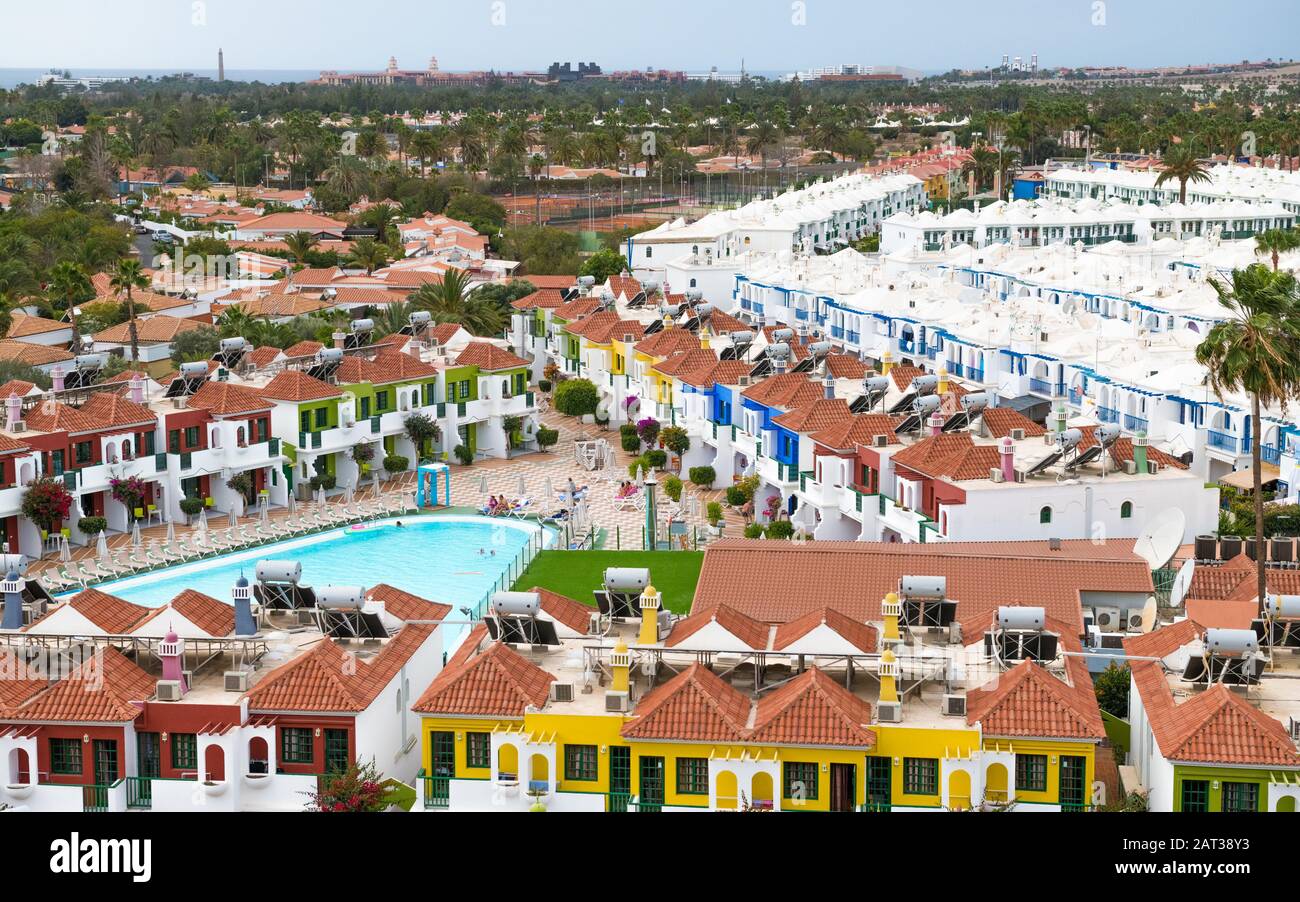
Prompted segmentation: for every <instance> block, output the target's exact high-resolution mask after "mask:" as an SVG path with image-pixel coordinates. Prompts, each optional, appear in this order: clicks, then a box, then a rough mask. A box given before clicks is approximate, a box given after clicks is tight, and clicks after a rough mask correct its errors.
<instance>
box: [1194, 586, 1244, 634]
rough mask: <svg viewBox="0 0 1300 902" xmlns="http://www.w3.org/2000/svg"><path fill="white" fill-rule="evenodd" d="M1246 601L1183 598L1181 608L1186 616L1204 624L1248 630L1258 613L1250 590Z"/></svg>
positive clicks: (1220, 627)
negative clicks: (1249, 595) (1249, 597)
mask: <svg viewBox="0 0 1300 902" xmlns="http://www.w3.org/2000/svg"><path fill="white" fill-rule="evenodd" d="M1250 594H1251V599H1250V600H1248V601H1229V600H1227V599H1210V598H1185V599H1183V608H1184V610H1186V611H1187V616H1188V617H1190V618H1191V619H1192V620H1195V621H1196V622H1198V623H1203V624H1205V625H1206V626H1210V627H1218V628H1219V629H1228V630H1248V629H1251V628H1252V625H1253V624H1254V622H1255V618H1256V617H1257V616H1258V613H1259V605H1258V604H1257V603H1256V602H1255V600H1254V595H1255V593H1254V592H1253V591H1252V592H1251V593H1250Z"/></svg>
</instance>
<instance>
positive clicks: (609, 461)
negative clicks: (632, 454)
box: [605, 445, 618, 470]
mask: <svg viewBox="0 0 1300 902" xmlns="http://www.w3.org/2000/svg"><path fill="white" fill-rule="evenodd" d="M617 466H618V457H616V456H615V454H614V446H613V445H610V446H609V447H608V448H606V449H605V469H607V470H613V469H614V468H615V467H617Z"/></svg>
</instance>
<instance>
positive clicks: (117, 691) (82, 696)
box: [5, 646, 155, 723]
mask: <svg viewBox="0 0 1300 902" xmlns="http://www.w3.org/2000/svg"><path fill="white" fill-rule="evenodd" d="M101 653H102V657H101V658H100V659H99V661H95V662H92V661H87V662H86V663H85V664H83V665H82V666H81V667H79V668H78V669H77V670H75V671H74V672H73V673H71V674H69V675H68V676H66V677H64V678H63V679H61V680H58V681H57V682H55V683H54V684H52V685H51V686H50V688H49V689H46V690H45V691H44V692H40V693H37V694H36V695H35V696H33V697H32V698H31V699H30V700H29V701H27V702H25V703H24V704H21V705H19V706H18V707H16V708H14V709H12V710H9V711H6V712H5V717H6V719H9V720H16V721H45V722H49V721H71V722H74V723H129V722H130V721H133V720H135V718H136V717H138V716H139V715H140V713H141V712H142V711H143V710H144V707H143V705H142V704H141V703H142V702H144V701H145V700H146V699H148V698H150V697H151V696H152V695H153V693H154V684H155V680H154V678H153V677H151V676H150V675H149V674H147V673H145V672H144V671H143V670H141V669H140V668H139V667H137V666H136V665H135V663H133V662H132V661H131V660H130V659H129V658H127V657H126V656H125V655H124V654H122V653H121V652H120V651H118V650H117V649H116V648H113V647H112V646H106V647H104V648H103V649H102V652H101ZM92 684H93V685H94V686H95V687H96V688H94V689H93V690H92V688H91V686H92Z"/></svg>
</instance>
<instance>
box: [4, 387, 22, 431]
mask: <svg viewBox="0 0 1300 902" xmlns="http://www.w3.org/2000/svg"><path fill="white" fill-rule="evenodd" d="M5 414H6V421H5V428H6V429H8V430H9V431H10V432H14V431H15V430H17V429H19V428H21V424H22V421H23V399H22V398H20V397H18V393H17V392H10V393H9V397H7V398H5Z"/></svg>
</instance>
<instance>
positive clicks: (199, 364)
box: [181, 360, 208, 379]
mask: <svg viewBox="0 0 1300 902" xmlns="http://www.w3.org/2000/svg"><path fill="white" fill-rule="evenodd" d="M207 374H208V365H207V364H206V363H204V362H203V361H201V360H196V361H194V362H193V363H182V364H181V378H182V379H195V378H198V377H199V376H206V375H207Z"/></svg>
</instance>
